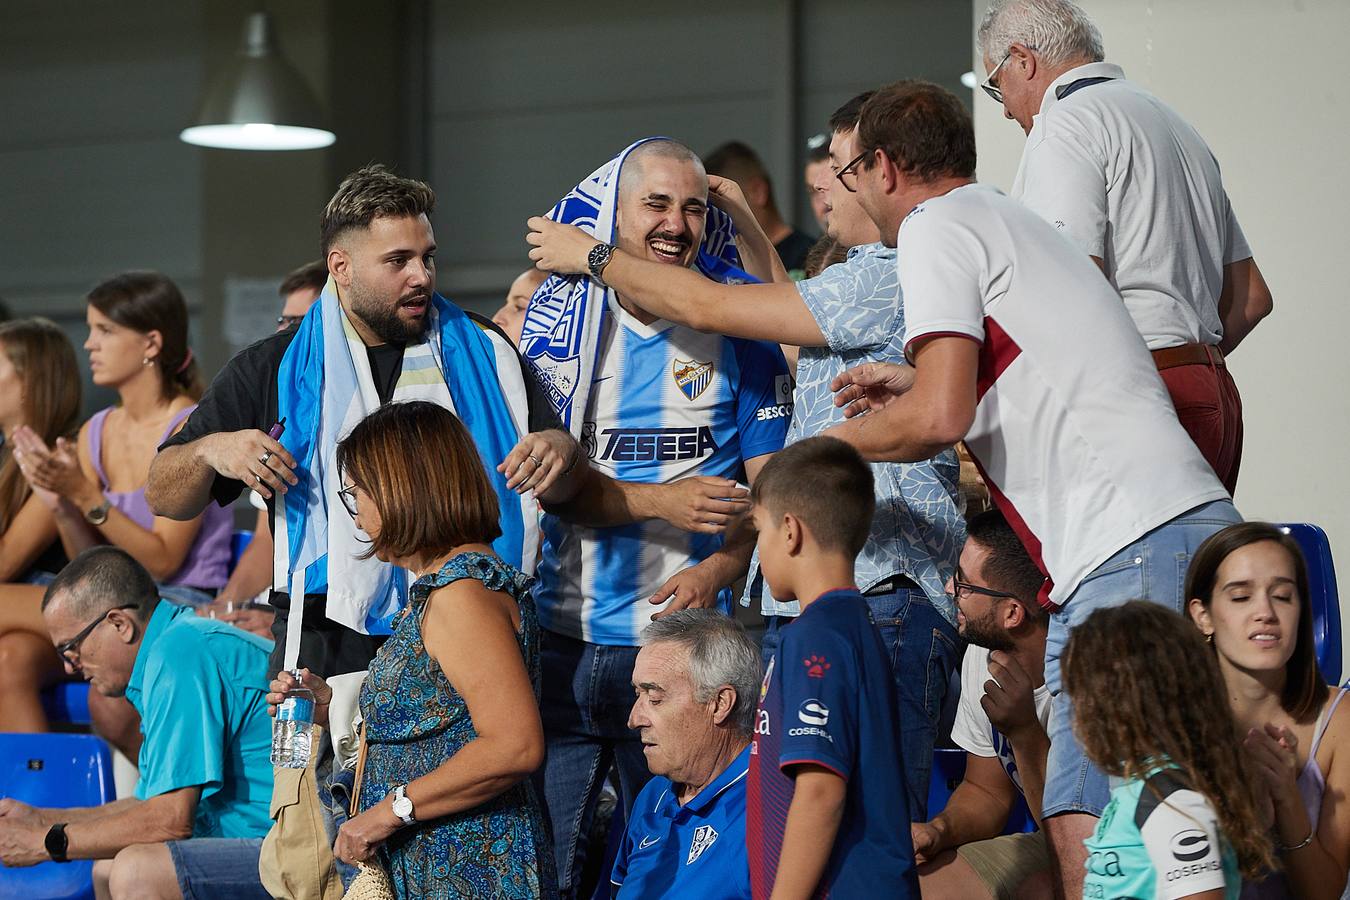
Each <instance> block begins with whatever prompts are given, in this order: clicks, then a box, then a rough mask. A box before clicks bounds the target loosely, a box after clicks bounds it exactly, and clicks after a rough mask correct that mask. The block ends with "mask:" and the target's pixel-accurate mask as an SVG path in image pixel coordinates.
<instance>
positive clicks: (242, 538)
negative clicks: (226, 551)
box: [230, 529, 253, 572]
mask: <svg viewBox="0 0 1350 900" xmlns="http://www.w3.org/2000/svg"><path fill="white" fill-rule="evenodd" d="M252 540H253V532H251V531H246V530H243V529H240V530H239V531H236V532H235V533H234V534H232V535H230V571H231V572H233V571H234V567H235V566H237V565H239V557H241V556H243V555H244V548H245V547H247V546H248V545H249V543H250V542H251V541H252Z"/></svg>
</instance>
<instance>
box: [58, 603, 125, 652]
mask: <svg viewBox="0 0 1350 900" xmlns="http://www.w3.org/2000/svg"><path fill="white" fill-rule="evenodd" d="M139 607H140V604H139V603H123V604H122V605H121V606H114V607H113V608H112V609H108V610H104V612H103V615H101V616H99V617H98V618H97V619H95V620H94V621H92V622H90V623H89V624H88V625H86V626H84V628H82V629H81V630H80V633H79V634H77V635H75V636H74V637H73V638H71V639H70V640H68V641H66V642H65V643H63V644H58V645H57V646H56V652H57V653H59V654H61V658H62V659H64V660H65V661H66V662H68V663H70V664H71V665H72V666H74V665H78V664H79V659H80V644H82V643H84V639H85V638H87V637H89V635H91V634H93V633H94V629H95V628H97V627H98V626H100V625H102V624H103V623H104V622H106V621H107V620H108V614H109V613H111V612H112V611H113V609H137V608H139Z"/></svg>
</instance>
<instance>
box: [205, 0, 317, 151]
mask: <svg viewBox="0 0 1350 900" xmlns="http://www.w3.org/2000/svg"><path fill="white" fill-rule="evenodd" d="M178 136H179V138H180V139H182V140H183V141H185V142H186V143H189V144H196V145H197V146H199V147H219V148H222V149H226V150H313V149H316V148H318V147H327V146H328V145H329V144H331V143H333V141H335V140H337V137H336V136H335V135H334V134H333V132H331V131H329V130H328V129H327V127H326V126H325V125H324V117H323V114H322V113H321V112H320V109H319V102H318V100H316V99H315V97H314V93H313V92H312V91H311V90H310V89H309V87H308V85H306V84H305V82H304V80H303V79H301V77H300V73H298V72H296V71H295V69H294V68H293V67H292V66H291V64H290V63H288V62H286V60H285V59H284V58H283V57H282V55H281V52H280V50H279V49H278V48H277V41H276V37H275V35H274V34H273V32H272V20H271V18H270V17H269V16H268V15H267V13H265V12H255V13H250V14H249V16H248V18H247V19H245V20H244V41H243V44H242V46H240V48H239V52H238V53H237V54H236V55H235V57H234V59H233V60H231V61H230V63H229V64H228V66H226V68H225V69H224V70H223V71H221V72H220V73H219V74H218V75H217V76H216V77H215V78H214V79H213V80H212V82H211V85H210V87H209V88H208V89H207V91H206V96H205V99H203V101H202V105H201V108H200V110H199V111H198V113H197V119H196V123H195V124H193V125H192V126H191V127H190V128H184V129H183V131H182V133H181V134H179V135H178Z"/></svg>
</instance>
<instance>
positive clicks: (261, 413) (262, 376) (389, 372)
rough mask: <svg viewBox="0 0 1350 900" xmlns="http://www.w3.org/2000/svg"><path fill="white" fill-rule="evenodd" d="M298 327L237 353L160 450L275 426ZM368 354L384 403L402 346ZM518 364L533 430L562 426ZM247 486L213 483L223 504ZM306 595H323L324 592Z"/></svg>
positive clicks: (477, 319) (276, 596)
mask: <svg viewBox="0 0 1350 900" xmlns="http://www.w3.org/2000/svg"><path fill="white" fill-rule="evenodd" d="M466 314H467V315H468V316H469V318H470V319H471V320H473V322H474V323H475V324H476V325H478V326H479V327H480V328H483V329H484V330H486V331H490V332H492V333H493V334H494V335H496V336H497V337H498V338H500V339H501V340H502V341H505V342H506V343H507V345H508V346H509V345H510V339H509V338H507V337H506V335H505V333H503V332H502V330H501V329H500V328H498V327H497V326H496V325H494V324H493V323H492V322H490V321H488V320H487V319H485V318H483V317H482V316H480V315H477V314H476V313H472V312H468V313H466ZM297 331H298V328H288V329H287V330H285V331H282V332H278V333H277V334H273V335H270V336H268V337H265V338H263V339H262V340H260V341H258V342H257V343H254V344H252V345H250V346H248V347H245V348H244V349H243V350H240V351H239V352H238V353H236V354H235V355H234V356H233V357H232V358H231V359H230V361H229V362H227V363H226V364H225V367H224V368H222V369H221V370H220V373H219V374H218V375H216V377H215V379H214V380H213V381H212V382H211V386H210V387H208V388H207V389H206V393H205V394H203V395H202V399H201V401H200V402H199V403H198V404H197V408H196V409H195V410H193V411H192V414H191V415H190V416H188V419H187V421H186V422H185V423H184V424H183V427H182V428H181V429H180V430H179V432H178V433H177V434H175V435H173V436H172V437H170V438H169V439H168V440H167V441H165V442H164V443H163V444H162V445H160V449H161V450H162V449H164V448H166V447H175V446H178V445H180V444H189V443H192V442H193V441H195V440H197V439H198V438H202V437H205V436H206V435H208V434H216V433H218V432H222V431H224V432H230V431H243V430H244V429H248V428H256V429H258V430H259V431H267V430H268V429H270V428H271V427H272V426H273V425H275V424H276V421H277V417H278V415H279V413H278V406H279V404H278V400H277V370H278V369H279V368H280V367H281V359H282V357H283V356H285V355H286V350H287V348H288V347H290V345H291V341H292V340H294V338H295V335H296V332H297ZM366 353H367V356H368V358H369V359H370V368H371V377H372V379H373V380H374V382H375V389H376V393H377V394H379V398H380V402H381V403H387V402H389V398H390V397H391V396H393V393H394V386H395V385H396V384H397V383H398V376H399V373H400V372H401V371H402V368H403V346H402V345H398V344H385V345H382V346H378V347H368V348H366ZM520 368H521V372H522V373H523V374H524V378H525V389H526V393H527V403H528V406H529V420H530V421H529V427H530V430H531V431H544V430H547V429H550V428H560V427H561V425H560V424H559V420H558V416H557V414H556V413H555V411H554V409H553V407H552V406H551V405H550V404H549V402H548V400H547V399H546V398H545V396H544V394H543V392H542V391H541V390H540V388H539V385H538V382H537V380H536V379H535V377H534V373H533V371H532V370H531V369H530V368H529V367H528V366H526V365H525V361H524V360H520ZM244 488H245V484H244V483H243V482H242V481H238V480H236V479H233V478H226V477H224V476H222V475H217V476H216V478H215V481H214V482H212V484H211V497H212V498H213V499H214V500H215V501H216V502H217V503H219V504H220V505H221V506H229V505H230V504H231V503H233V502H234V501H235V500H236V499H238V497H239V495H240V494H241V493H242V492H243V490H244ZM275 501H276V497H275V495H274V496H273V497H269V498H268V499H267V519H268V521H271V520H272V517H273V515H274V513H275ZM307 596H311V597H320V598H321V597H322V596H323V595H321V594H320V595H307ZM271 600H272V605H273V606H276V607H278V608H280V609H288V608H289V607H290V598H289V597H288V596H287V595H285V594H282V593H278V592H276V591H273V592H272V598H271Z"/></svg>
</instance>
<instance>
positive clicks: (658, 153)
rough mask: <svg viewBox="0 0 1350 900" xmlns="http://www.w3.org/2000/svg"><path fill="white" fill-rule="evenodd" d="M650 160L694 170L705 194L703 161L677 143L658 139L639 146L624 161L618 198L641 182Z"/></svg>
mask: <svg viewBox="0 0 1350 900" xmlns="http://www.w3.org/2000/svg"><path fill="white" fill-rule="evenodd" d="M651 159H668V160H672V161H674V162H677V163H683V164H685V165H687V166H689V167H690V168H691V169H694V170H695V171H697V172H698V175H699V177H701V178H702V179H703V181H704V186H705V189H704V193H705V194H706V193H707V190H706V186H707V180H708V173H707V171H706V170H705V169H704V168H703V160H701V159H699V157H698V154H697V153H695V152H694V151H693V150H690V149H689V148H688V147H686V146H685V145H684V144H681V143H680V142H679V141H672V140H670V139H669V138H659V139H658V140H654V141H647V143H645V144H639V145H638V146H637V147H636V148H634V150H633V152H631V153H629V154H628V156H627V158H625V159H624V163H623V169H622V170H621V171H620V172H619V196H623V195H624V194H625V193H626V192H629V191H631V190H632V189H633V186H634V185H635V184H637V183H638V182H639V181H640V180H641V178H642V175H643V173H644V166H645V164H646V162H647V160H651Z"/></svg>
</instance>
